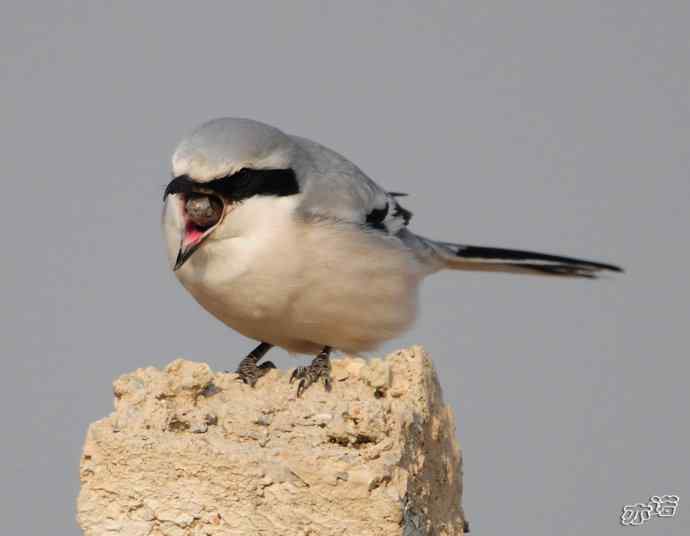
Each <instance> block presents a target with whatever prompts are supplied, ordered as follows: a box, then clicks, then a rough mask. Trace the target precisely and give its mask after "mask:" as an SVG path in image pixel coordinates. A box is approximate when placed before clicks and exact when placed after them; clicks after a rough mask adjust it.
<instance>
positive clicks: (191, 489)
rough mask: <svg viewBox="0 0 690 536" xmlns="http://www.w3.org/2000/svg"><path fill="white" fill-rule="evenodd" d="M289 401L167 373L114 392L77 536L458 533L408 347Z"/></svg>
mask: <svg viewBox="0 0 690 536" xmlns="http://www.w3.org/2000/svg"><path fill="white" fill-rule="evenodd" d="M332 376H333V380H334V381H333V390H332V391H331V392H330V393H327V392H325V391H324V389H323V386H322V385H321V384H318V385H314V386H312V387H311V388H310V389H309V390H308V391H307V392H306V393H305V394H304V396H303V397H302V398H300V399H296V398H295V385H294V384H293V385H290V384H289V383H288V378H289V371H279V370H274V371H271V372H270V373H269V374H268V375H266V376H264V377H263V378H262V379H261V380H260V381H259V383H258V384H257V387H256V388H255V389H251V388H250V387H248V386H246V385H244V384H243V383H242V382H241V381H239V380H238V378H237V375H236V374H229V373H214V372H212V371H211V370H210V369H209V367H208V365H206V364H203V363H193V362H190V361H183V360H177V361H174V362H172V363H170V364H169V365H168V366H167V367H166V369H165V370H164V371H161V370H157V369H154V368H146V369H139V370H137V371H135V372H133V373H131V374H127V375H125V376H122V377H121V378H119V379H118V380H117V381H115V384H114V388H115V412H114V413H113V414H111V415H110V416H109V417H107V418H105V419H103V420H100V421H98V422H96V423H94V424H92V425H91V427H90V428H89V431H88V435H87V438H86V444H85V446H84V453H83V457H82V462H81V493H80V495H79V500H78V519H79V524H80V526H81V527H82V529H83V530H84V533H85V534H86V535H87V536H95V535H127V536H162V535H165V536H189V535H195V536H196V535H199V536H201V535H221V534H222V535H238V536H239V535H242V536H249V535H266V536H268V535H280V536H292V535H294V536H297V535H300V536H308V535H311V536H322V535H323V536H325V535H348V536H369V535H371V536H374V535H376V536H383V535H386V536H388V535H404V536H426V535H439V536H440V535H447V536H450V535H458V534H462V527H463V515H462V509H461V507H460V496H461V459H460V451H459V448H458V446H457V444H456V440H455V426H454V420H453V415H452V413H451V410H450V408H449V407H447V406H445V405H444V404H443V401H442V398H441V390H440V387H439V384H438V380H437V378H436V374H435V373H434V370H433V367H432V365H431V362H430V361H429V359H428V357H427V356H426V354H425V352H424V351H423V350H422V349H421V348H419V347H413V348H411V349H409V350H402V351H399V352H395V353H393V354H391V355H390V356H388V357H387V358H386V359H384V360H381V359H373V360H370V361H369V362H366V361H364V360H363V359H358V358H349V357H346V358H344V359H336V360H334V361H333V373H332Z"/></svg>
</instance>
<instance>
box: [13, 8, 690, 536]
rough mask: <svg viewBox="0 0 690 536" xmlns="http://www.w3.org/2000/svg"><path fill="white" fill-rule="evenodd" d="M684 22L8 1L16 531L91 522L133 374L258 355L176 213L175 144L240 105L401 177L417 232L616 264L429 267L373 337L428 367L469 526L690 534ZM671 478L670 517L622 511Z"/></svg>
mask: <svg viewBox="0 0 690 536" xmlns="http://www.w3.org/2000/svg"><path fill="white" fill-rule="evenodd" d="M689 28H690V3H689V2H687V1H686V0H682V1H663V0H661V1H658V2H650V1H642V0H636V1H633V0H628V1H622V0H620V1H611V2H600V1H596V2H594V1H589V0H587V1H583V0H581V1H577V2H575V1H572V2H554V1H552V0H540V1H524V2H514V1H510V2H509V1H505V2H497V1H487V0H477V1H457V2H454V1H447V2H439V1H425V2H422V1H417V2H390V1H389V2H376V3H374V2H338V3H336V2H317V1H313V2H278V1H276V2H261V1H255V2H195V3H192V2H162V1H161V2H130V1H127V2H100V1H93V2H86V1H81V2H60V1H55V2H17V1H12V2H7V1H6V2H4V3H3V9H2V18H1V20H0V73H1V76H2V80H1V82H0V136H1V139H0V141H1V142H2V143H1V145H0V147H1V151H2V154H1V155H0V163H1V166H2V176H3V178H2V183H3V185H4V187H3V195H2V211H1V214H2V216H1V218H2V228H3V232H2V248H3V254H2V265H1V267H0V270H1V272H2V281H3V285H2V287H3V288H2V302H1V305H0V320H1V323H0V326H2V327H1V328H0V329H1V330H2V338H1V340H2V358H3V360H2V366H3V370H4V372H3V375H2V376H3V384H4V385H3V387H2V389H0V413H1V415H0V418H1V422H2V440H1V441H0V451H1V456H0V459H1V460H2V462H1V463H2V473H1V475H2V477H1V479H0V489H1V492H2V493H1V495H2V500H0V509H1V510H2V515H1V516H0V520H1V521H0V524H1V526H2V532H3V534H7V535H30V536H39V535H43V534H46V535H48V534H50V535H58V536H63V535H64V536H68V535H71V536H76V535H77V534H79V531H78V528H77V526H76V523H75V521H74V516H75V514H74V511H75V498H76V495H77V493H78V489H79V481H78V464H79V458H80V454H81V452H80V451H81V446H82V442H83V438H84V434H85V432H86V428H87V425H88V423H89V422H91V421H94V420H96V419H99V418H101V417H103V416H105V415H107V414H108V413H109V412H110V411H111V408H112V392H111V382H112V380H113V379H114V378H115V377H116V376H118V375H119V374H122V373H125V372H128V371H131V370H133V369H135V368H137V367H143V366H148V365H156V366H164V365H165V364H166V363H168V362H169V361H171V360H173V359H174V358H176V357H178V356H184V357H187V358H190V359H195V360H199V361H207V362H209V363H210V364H211V366H212V367H213V368H215V369H218V370H224V369H234V368H235V366H236V365H237V363H238V361H239V360H240V358H241V357H242V356H243V355H244V354H245V353H246V352H247V351H248V350H249V349H251V347H252V345H253V342H252V341H249V340H246V339H244V338H242V337H241V336H240V335H238V334H236V333H234V332H232V331H231V330H229V329H228V328H226V327H225V326H223V325H221V324H220V323H219V322H218V321H216V320H215V319H213V318H212V317H210V316H209V315H208V314H206V313H205V312H203V311H202V310H201V309H200V307H199V306H197V305H196V303H195V302H194V301H193V300H192V298H191V297H190V296H189V295H188V294H187V293H186V292H185V291H184V290H183V289H182V287H181V286H180V285H179V284H178V283H177V281H176V280H175V278H174V276H173V274H172V273H171V272H170V270H169V268H168V266H167V263H166V260H165V255H164V249H163V242H162V238H161V233H160V228H159V218H160V212H161V198H162V192H163V188H164V186H165V184H166V183H167V182H168V180H169V166H170V155H171V153H172V150H173V149H174V146H175V145H176V143H177V142H178V140H179V139H180V137H181V136H183V135H184V134H185V133H186V132H188V131H189V130H190V129H192V128H193V127H195V126H197V125H198V124H199V123H201V122H203V121H206V120H208V119H210V118H213V117H217V116H228V115H230V116H245V117H251V118H255V119H258V120H261V121H265V122H268V123H271V124H274V125H276V126H278V127H280V128H282V129H283V130H285V131H286V132H290V133H294V134H299V135H302V136H306V137H309V138H313V139H316V140H318V141H320V142H321V143H324V144H326V145H328V146H330V147H332V148H334V149H336V150H337V151H339V152H341V153H343V154H345V155H346V156H348V157H349V158H351V159H352V160H353V161H354V162H356V163H357V164H358V165H359V166H360V167H362V168H363V169H364V171H365V172H366V173H368V174H369V175H370V176H371V177H372V178H374V180H376V181H377V182H379V183H380V184H381V185H382V186H384V187H386V188H389V189H391V190H397V191H403V192H409V193H410V194H411V195H410V197H409V198H406V200H405V205H406V206H407V207H409V208H410V209H411V210H412V211H413V212H414V213H415V217H414V219H413V222H412V228H413V230H416V231H418V232H420V234H424V235H428V236H433V237H437V238H439V239H445V240H454V241H461V242H465V243H471V244H472V243H474V244H481V245H495V246H504V247H516V248H532V249H538V250H544V251H547V252H556V253H565V254H571V255H576V256H583V257H590V258H594V259H599V260H603V261H610V262H616V263H620V264H622V265H623V266H624V267H625V268H626V269H627V270H628V271H627V273H626V274H625V275H623V276H620V277H612V278H607V279H605V280H600V281H594V282H592V281H570V280H555V279H540V278H533V277H520V276H506V275H497V274H470V273H453V272H445V273H442V274H439V275H436V276H433V277H432V278H430V279H429V280H428V281H427V283H426V284H425V286H424V287H423V292H422V300H421V302H422V314H421V317H420V320H419V322H418V323H417V325H416V327H415V328H414V329H413V330H412V331H411V332H409V333H408V334H407V335H406V336H405V337H404V338H401V339H400V340H397V341H394V342H393V343H391V344H389V345H387V347H386V348H384V350H385V351H388V350H393V349H395V348H397V347H400V346H405V345H409V344H412V343H420V344H423V345H424V346H425V347H426V348H427V349H428V350H429V352H430V353H431V355H432V357H433V359H434V361H435V364H436V368H437V370H438V373H439V376H440V378H441V383H442V385H443V388H444V392H445V397H446V400H447V401H448V402H449V403H450V404H451V405H452V406H453V408H454V410H455V412H456V416H457V420H458V436H459V439H460V442H461V444H462V447H463V450H464V457H465V497H464V503H465V509H466V511H467V514H468V516H469V519H470V522H471V523H472V532H473V533H474V534H476V535H500V534H529V535H538V536H542V535H543V536H547V535H548V536H551V535H554V534H558V535H575V534H577V535H582V534H586V535H610V534H618V533H620V534H628V533H630V534H632V533H633V532H635V531H637V532H635V533H636V534H638V533H639V534H644V535H656V534H665V535H667V534H672V535H680V534H690V462H689V461H688V453H690V433H689V431H688V427H689V426H690V425H689V424H688V423H689V418H688V408H689V407H690V395H689V394H688V382H689V378H690V366H689V364H688V361H689V360H688V353H689V352H688V345H689V343H688V341H689V335H690V321H689V320H690V279H689V278H688V265H689V264H690V253H689V252H688V250H689V248H690V240H689V239H688V231H690V215H689V209H688V205H689V203H690V174H689V168H690V166H689V163H690V158H689V157H690V151H689V148H690V105H689V101H690V37H689V33H688V32H689ZM274 358H275V359H276V360H277V363H278V364H279V366H282V367H286V368H287V367H291V366H294V365H295V364H296V362H295V361H293V360H291V358H290V357H289V356H288V355H287V354H286V353H285V352H281V351H276V355H275V356H274ZM259 393H260V390H259V391H257V396H260V395H259ZM666 493H676V494H678V495H680V507H679V512H678V514H677V517H676V518H674V519H652V520H650V521H649V522H648V523H647V524H646V525H645V526H644V527H643V528H642V529H633V528H629V527H622V526H621V525H620V524H619V517H620V513H621V509H622V507H623V506H624V505H625V504H631V503H634V502H646V501H647V500H648V498H649V496H650V495H654V494H666ZM372 522H373V523H375V520H373V521H372ZM354 536H356V535H354Z"/></svg>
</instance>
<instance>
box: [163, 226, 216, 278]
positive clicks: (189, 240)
mask: <svg viewBox="0 0 690 536" xmlns="http://www.w3.org/2000/svg"><path fill="white" fill-rule="evenodd" d="M216 225H217V224H216ZM214 227H215V225H214V226H213V227H209V228H208V229H206V230H202V229H199V228H198V227H197V226H196V225H194V224H193V223H192V222H190V221H186V222H185V226H184V229H183V232H182V238H181V240H180V249H179V250H178V252H177V259H176V260H175V266H173V271H176V270H178V269H180V268H181V267H182V265H183V264H184V263H185V262H186V261H187V259H189V257H191V256H192V253H194V252H195V251H196V250H197V249H199V246H200V245H201V244H202V243H203V242H204V240H206V238H207V237H208V235H209V234H211V231H213V229H214Z"/></svg>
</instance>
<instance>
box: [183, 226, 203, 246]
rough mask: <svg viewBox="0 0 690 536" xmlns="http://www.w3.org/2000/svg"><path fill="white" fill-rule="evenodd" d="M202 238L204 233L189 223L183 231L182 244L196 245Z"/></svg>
mask: <svg viewBox="0 0 690 536" xmlns="http://www.w3.org/2000/svg"><path fill="white" fill-rule="evenodd" d="M202 236H204V232H203V231H200V230H199V228H198V227H197V226H196V225H194V224H193V223H191V222H189V223H187V227H186V229H185V234H184V241H183V243H184V245H185V246H188V245H191V244H196V243H197V242H198V241H199V240H201V237H202Z"/></svg>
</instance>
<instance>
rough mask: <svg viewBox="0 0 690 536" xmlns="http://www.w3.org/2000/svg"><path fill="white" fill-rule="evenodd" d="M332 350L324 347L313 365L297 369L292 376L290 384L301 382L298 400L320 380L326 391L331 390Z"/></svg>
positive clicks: (298, 388) (298, 389)
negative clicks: (296, 381)
mask: <svg viewBox="0 0 690 536" xmlns="http://www.w3.org/2000/svg"><path fill="white" fill-rule="evenodd" d="M330 355H331V348H330V347H329V346H326V347H324V349H323V350H321V353H320V354H319V355H317V356H316V357H315V358H314V360H313V361H312V362H311V364H310V365H309V366H307V367H297V368H296V369H295V370H294V371H293V373H292V375H291V376H290V383H292V382H294V381H295V380H299V384H298V385H297V398H299V397H300V396H302V393H304V391H306V390H307V389H308V388H309V386H310V385H311V384H313V383H315V382H317V381H318V380H320V379H321V380H323V386H324V388H325V389H326V391H330V390H331V360H330Z"/></svg>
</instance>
